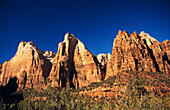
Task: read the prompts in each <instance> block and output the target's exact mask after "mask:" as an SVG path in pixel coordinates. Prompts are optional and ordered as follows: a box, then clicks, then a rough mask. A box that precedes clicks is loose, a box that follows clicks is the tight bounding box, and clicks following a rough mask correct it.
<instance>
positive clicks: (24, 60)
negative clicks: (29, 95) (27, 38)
mask: <svg viewBox="0 0 170 110" xmlns="http://www.w3.org/2000/svg"><path fill="white" fill-rule="evenodd" d="M43 53H44V52H43V51H41V50H39V49H38V48H37V47H36V46H35V44H34V43H33V42H24V41H22V42H21V43H20V44H19V46H18V50H17V52H16V54H15V56H14V57H13V58H12V59H11V60H9V61H6V62H4V63H3V64H2V67H1V73H0V82H1V84H2V85H6V84H7V83H8V81H9V79H10V78H14V77H16V78H17V84H18V89H23V88H25V87H29V88H31V87H34V88H38V87H39V86H41V85H42V82H44V80H45V79H46V78H47V77H48V76H49V73H50V70H51V66H52V64H51V63H50V61H49V60H47V59H46V57H45V56H43Z"/></svg>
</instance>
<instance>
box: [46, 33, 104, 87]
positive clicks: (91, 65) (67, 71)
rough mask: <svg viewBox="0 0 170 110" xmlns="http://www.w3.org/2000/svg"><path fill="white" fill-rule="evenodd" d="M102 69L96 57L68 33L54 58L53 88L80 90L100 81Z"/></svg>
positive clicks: (51, 74)
mask: <svg viewBox="0 0 170 110" xmlns="http://www.w3.org/2000/svg"><path fill="white" fill-rule="evenodd" d="M100 73H101V72H100V68H99V63H98V60H97V58H96V56H95V55H93V54H92V53H91V52H89V51H88V50H87V49H86V47H85V46H84V44H83V43H82V42H81V41H80V40H79V39H77V38H75V37H74V35H72V34H69V33H66V35H65V38H64V41H63V42H61V43H59V45H58V52H57V54H56V56H55V57H54V58H53V66H52V70H51V73H50V77H49V78H50V80H52V85H53V86H61V87H65V86H67V85H70V86H71V87H74V88H79V87H82V86H85V85H88V84H90V83H91V82H98V81H100V80H101V79H102V78H101V75H100Z"/></svg>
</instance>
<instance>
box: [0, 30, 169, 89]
mask: <svg viewBox="0 0 170 110" xmlns="http://www.w3.org/2000/svg"><path fill="white" fill-rule="evenodd" d="M122 71H123V72H125V73H129V72H131V71H134V72H135V71H136V72H140V71H146V72H162V73H164V74H168V75H169V73H170V41H169V40H165V41H164V42H163V43H159V42H158V41H157V40H156V39H155V38H153V37H151V36H150V35H149V34H147V33H145V32H143V31H142V32H141V33H140V34H137V33H136V32H134V33H132V34H128V33H127V32H126V31H124V32H122V31H119V33H118V35H117V36H116V38H115V39H114V43H113V49H112V55H110V54H99V55H98V56H97V57H96V56H95V55H93V54H92V53H91V52H89V51H88V50H87V49H86V47H85V46H84V44H83V43H82V42H81V41H80V40H79V39H77V38H75V37H74V35H72V34H69V33H66V35H65V38H64V41H63V42H60V43H59V45H58V52H57V54H55V53H53V52H52V51H46V52H43V51H41V50H39V49H38V48H37V47H36V46H35V44H34V43H33V42H21V43H20V44H19V46H18V50H17V52H16V54H15V56H14V57H13V58H12V59H11V60H9V61H6V62H4V63H3V64H0V84H1V85H6V84H7V83H8V82H9V79H10V78H14V77H16V78H17V84H18V87H19V88H18V89H23V88H25V87H29V88H30V87H34V88H39V87H41V86H44V83H43V82H44V80H45V79H46V78H49V80H50V81H51V85H52V86H59V87H66V86H68V85H69V86H71V87H73V88H81V87H83V86H87V85H89V84H90V83H91V82H100V81H103V80H106V79H108V78H109V77H110V76H114V75H116V74H117V73H119V72H122ZM100 92H101V91H100Z"/></svg>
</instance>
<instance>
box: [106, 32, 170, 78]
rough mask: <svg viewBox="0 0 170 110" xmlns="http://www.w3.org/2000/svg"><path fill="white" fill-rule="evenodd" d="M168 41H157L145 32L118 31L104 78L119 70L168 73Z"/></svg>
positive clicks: (169, 66) (169, 69) (169, 64)
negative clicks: (129, 32)
mask: <svg viewBox="0 0 170 110" xmlns="http://www.w3.org/2000/svg"><path fill="white" fill-rule="evenodd" d="M169 45H170V43H169V41H168V40H167V41H164V42H163V43H159V42H158V41H157V40H156V39H154V38H153V37H151V36H150V35H149V34H147V33H145V32H143V31H142V32H141V33H140V34H137V33H136V32H134V33H133V34H128V33H127V32H126V31H124V32H122V31H119V33H118V35H117V36H116V38H115V39H114V43H113V49H112V56H111V59H110V60H109V61H108V63H107V71H106V78H108V77H109V76H114V75H115V74H117V73H118V72H121V71H127V72H129V71H146V72H163V73H166V74H169V72H170V63H169V61H170V60H169V55H170V54H169V53H170V52H169V50H170V46H169Z"/></svg>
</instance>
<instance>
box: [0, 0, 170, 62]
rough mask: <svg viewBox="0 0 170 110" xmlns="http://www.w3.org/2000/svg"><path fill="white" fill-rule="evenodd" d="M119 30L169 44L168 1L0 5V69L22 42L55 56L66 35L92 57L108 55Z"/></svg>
mask: <svg viewBox="0 0 170 110" xmlns="http://www.w3.org/2000/svg"><path fill="white" fill-rule="evenodd" d="M119 30H122V31H124V30H126V31H127V32H128V33H129V34H131V33H133V32H134V31H136V32H137V33H138V34H140V32H141V31H145V32H146V33H149V34H150V35H151V36H152V37H154V38H156V39H157V40H158V41H159V42H163V41H164V40H166V39H169V40H170V0H0V50H1V53H0V63H3V62H5V61H6V60H10V59H11V58H12V57H13V56H14V55H15V53H16V51H17V47H18V44H19V43H20V42H21V41H33V42H34V43H35V45H36V46H37V47H38V48H39V49H41V50H43V51H47V50H48V51H53V52H55V53H57V50H58V43H59V42H62V41H63V40H64V35H65V33H67V32H69V33H70V34H73V35H74V36H75V37H77V38H78V39H79V40H80V41H82V42H83V43H84V44H85V46H86V48H87V49H88V50H89V51H90V52H92V53H93V54H94V55H98V54H99V53H111V52H112V47H113V41H114V38H115V37H116V35H117V34H118V31H119Z"/></svg>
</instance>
